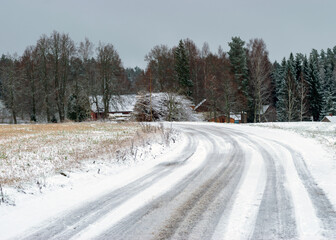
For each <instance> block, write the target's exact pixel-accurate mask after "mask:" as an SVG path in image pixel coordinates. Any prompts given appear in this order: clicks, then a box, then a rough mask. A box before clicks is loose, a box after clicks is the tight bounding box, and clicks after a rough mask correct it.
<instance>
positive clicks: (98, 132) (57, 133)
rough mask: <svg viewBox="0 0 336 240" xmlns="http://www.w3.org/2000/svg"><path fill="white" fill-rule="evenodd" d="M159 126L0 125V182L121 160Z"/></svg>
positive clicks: (92, 124) (89, 124)
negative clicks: (92, 162)
mask: <svg viewBox="0 0 336 240" xmlns="http://www.w3.org/2000/svg"><path fill="white" fill-rule="evenodd" d="M158 130H159V128H155V127H152V128H151V127H147V126H142V125H140V124H137V123H103V122H94V123H92V122H91V123H63V124H35V125H0V184H2V185H19V184H21V183H23V182H27V181H33V180H36V179H38V178H41V177H42V178H43V177H45V176H49V175H51V174H54V173H57V172H61V171H69V170H71V169H73V168H77V167H80V166H81V163H82V162H83V161H86V160H92V159H103V160H106V161H111V160H112V159H114V160H115V159H117V160H122V158H123V156H120V153H121V150H122V149H125V148H127V147H129V146H133V145H134V144H140V143H141V144H143V143H144V142H145V141H147V140H148V139H149V138H151V136H153V134H157V133H159V132H160V131H158Z"/></svg>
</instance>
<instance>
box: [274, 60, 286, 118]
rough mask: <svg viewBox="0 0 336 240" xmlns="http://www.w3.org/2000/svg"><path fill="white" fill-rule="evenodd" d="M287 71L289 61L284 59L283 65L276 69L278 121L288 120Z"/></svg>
mask: <svg viewBox="0 0 336 240" xmlns="http://www.w3.org/2000/svg"><path fill="white" fill-rule="evenodd" d="M286 69H287V61H286V59H285V58H284V59H283V60H282V62H281V65H278V67H276V68H275V73H274V77H275V79H276V80H275V84H276V99H277V101H276V111H277V119H278V121H281V122H283V121H285V120H286V89H285V74H286Z"/></svg>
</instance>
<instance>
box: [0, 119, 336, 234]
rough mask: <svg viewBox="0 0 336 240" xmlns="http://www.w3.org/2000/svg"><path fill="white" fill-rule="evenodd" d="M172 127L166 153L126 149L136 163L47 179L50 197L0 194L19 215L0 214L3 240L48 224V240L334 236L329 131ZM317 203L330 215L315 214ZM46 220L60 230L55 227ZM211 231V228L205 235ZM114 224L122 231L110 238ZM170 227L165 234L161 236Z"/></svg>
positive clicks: (320, 126)
mask: <svg viewBox="0 0 336 240" xmlns="http://www.w3.org/2000/svg"><path fill="white" fill-rule="evenodd" d="M170 126H171V123H166V128H167V127H170ZM172 126H173V127H174V128H175V129H179V130H181V131H183V132H184V134H182V135H177V134H176V135H173V139H174V140H172V141H170V144H169V145H165V144H163V142H164V141H165V139H161V141H157V142H156V143H155V142H147V143H146V144H144V145H142V146H141V147H139V148H132V147H131V146H129V147H128V148H127V149H128V152H131V151H132V152H133V153H132V154H129V155H127V156H129V157H127V158H126V161H123V163H122V164H115V162H114V161H106V158H103V159H101V160H97V161H95V160H93V159H91V160H93V161H86V163H85V164H84V165H83V166H82V167H81V168H80V169H78V168H77V170H71V171H67V172H65V173H66V176H64V175H61V174H57V175H54V176H52V177H48V178H46V181H45V182H46V183H47V184H46V186H47V187H43V188H42V189H41V188H40V185H37V184H35V188H28V189H24V190H22V189H18V188H9V187H6V188H5V189H4V190H5V194H6V196H7V197H9V198H11V197H12V198H15V204H16V206H10V205H8V204H6V205H0V239H7V238H11V237H19V238H20V237H23V236H26V235H25V234H34V233H35V231H37V232H39V231H40V232H41V234H48V233H47V232H48V231H49V230H48V229H49V228H47V227H46V226H49V225H45V224H50V229H51V230H53V229H56V230H55V231H57V229H58V227H62V226H63V225H64V226H66V227H65V228H62V231H61V232H60V234H61V235H59V236H68V235H67V234H72V232H71V231H73V235H69V236H72V237H73V239H89V238H91V237H92V238H94V237H100V236H101V234H103V233H105V232H106V231H107V235H105V236H113V235H114V234H118V233H120V232H119V231H121V232H125V231H126V232H127V231H130V232H129V233H133V234H134V232H132V231H135V232H137V231H138V232H139V233H140V234H145V233H149V234H152V232H156V233H157V232H158V234H159V235H155V236H167V237H169V236H170V237H171V238H173V239H174V238H175V237H177V238H183V236H184V235H183V234H185V236H186V238H187V237H193V236H194V237H195V239H201V236H208V238H203V239H210V238H211V237H212V239H222V238H223V237H224V238H225V239H250V238H251V237H252V238H253V237H255V238H258V237H260V236H261V237H263V238H265V237H270V236H271V234H273V235H272V236H273V237H274V236H278V237H279V236H282V238H284V239H330V236H336V235H335V234H336V226H332V225H333V224H334V223H335V222H336V218H335V212H334V210H335V207H336V190H335V189H336V155H335V153H336V151H335V129H336V125H335V124H329V123H267V124H249V125H238V124H218V123H173V124H172ZM164 138H165V137H164ZM9 142H10V141H9ZM135 149H136V150H135ZM134 151H137V153H136V154H134ZM121 155H124V154H121ZM134 156H136V157H134ZM104 159H105V161H104ZM135 159H136V160H135ZM226 164H227V165H226ZM305 169H308V170H309V171H308V172H305ZM310 174H311V175H310ZM307 177H309V178H307ZM183 184H185V187H182V186H183ZM118 189H125V191H122V192H120V193H119V192H118V196H120V199H118V197H115V196H113V197H112V198H110V199H109V200H108V201H107V200H104V199H105V198H104V196H105V195H106V194H108V193H112V192H113V191H117V190H118ZM179 189H183V191H182V190H179ZM320 189H321V190H322V191H321V192H319V190H320ZM324 193H325V195H326V196H327V198H328V200H327V199H326V197H325V196H324ZM319 194H321V195H319ZM171 199H174V201H171ZM97 200H99V201H103V200H104V201H103V202H102V206H101V207H100V205H98V207H97V206H96V207H97V208H96V207H95V208H93V206H94V204H93V203H94V202H95V201H97ZM320 200H321V201H322V202H323V201H324V203H327V205H323V206H322V205H320ZM329 201H330V203H331V205H330V204H329ZM106 202H108V203H106ZM91 204H92V205H91ZM223 204H224V205H223ZM273 204H274V205H273ZM328 204H329V205H328ZM81 206H86V207H85V209H84V210H81ZM330 206H331V207H330ZM91 207H92V210H91ZM100 208H102V211H101V212H100V210H99V209H100ZM104 208H106V211H104ZM76 209H79V210H78V211H77V210H76ZM220 209H221V210H220ZM224 210H225V211H224ZM76 211H77V212H76ZM221 211H222V212H221ZM328 211H330V213H328ZM73 212H75V213H78V214H79V217H78V222H76V221H77V220H76V221H75V220H74V221H75V222H74V223H72V222H71V221H72V220H71V219H70V220H69V221H68V222H63V219H64V221H67V219H68V217H67V216H68V215H69V214H70V215H72V213H73ZM84 213H86V214H87V215H83V217H81V214H84ZM98 213H99V214H101V215H99V217H97V219H96V220H94V221H93V220H91V219H95V218H94V215H95V214H98ZM63 216H64V217H63ZM73 217H74V219H75V218H76V216H73ZM53 219H54V220H55V222H57V221H60V220H62V221H61V222H62V223H61V224H60V225H59V224H55V225H53V222H54V221H53ZM86 219H87V222H86ZM211 219H214V220H211ZM133 221H134V222H133ZM214 222H216V223H218V224H217V225H215V226H213V225H211V224H213V223H214ZM177 223H178V224H177ZM41 224H42V225H41ZM73 224H74V225H73ZM118 224H119V225H121V226H122V227H121V230H119V229H118V228H114V227H116V226H119V225H118ZM167 224H168V226H171V227H169V228H166V227H164V228H162V226H167ZM207 224H210V225H207ZM273 224H274V225H273ZM328 224H329V225H328ZM330 224H331V225H330ZM172 226H175V227H172ZM190 226H195V227H193V228H191V227H190ZM209 226H211V227H210V228H209ZM53 227H55V228H53ZM81 227H82V228H81ZM44 228H46V229H47V230H46V231H43V229H44ZM139 228H140V229H139ZM171 228H172V229H173V230H172V231H171V230H170V229H171ZM175 228H176V229H175ZM76 229H77V230H76ZM211 229H212V230H211ZM155 230H157V231H155ZM203 230H204V231H203ZM264 230H265V231H264ZM27 231H28V232H27ZM22 234H23V235H22ZM55 234H56V236H57V232H55ZM62 234H63V235H62ZM179 234H182V235H179ZM202 234H209V235H202ZM265 234H266V235H265ZM267 234H270V235H267ZM32 236H34V235H31V238H30V239H34V238H32ZM36 236H43V235H36ZM47 236H54V233H52V232H51V233H50V235H47ZM131 236H133V237H134V236H135V235H131ZM136 236H137V238H139V239H141V238H146V237H144V236H145V235H144V236H142V235H136ZM146 236H147V235H146ZM150 236H152V238H153V235H150ZM209 236H210V237H209ZM328 236H329V237H328ZM154 238H155V237H154ZM35 239H36V238H35ZM39 239H42V238H41V237H40V238H39Z"/></svg>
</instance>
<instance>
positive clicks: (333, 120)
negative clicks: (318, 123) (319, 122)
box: [324, 116, 336, 123]
mask: <svg viewBox="0 0 336 240" xmlns="http://www.w3.org/2000/svg"><path fill="white" fill-rule="evenodd" d="M324 118H326V119H328V120H329V122H332V123H336V116H325V117H324Z"/></svg>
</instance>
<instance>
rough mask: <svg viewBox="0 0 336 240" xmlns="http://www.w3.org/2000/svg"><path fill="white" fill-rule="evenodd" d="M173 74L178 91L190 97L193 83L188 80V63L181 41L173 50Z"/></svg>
mask: <svg viewBox="0 0 336 240" xmlns="http://www.w3.org/2000/svg"><path fill="white" fill-rule="evenodd" d="M175 72H176V78H177V81H178V83H179V86H180V90H181V91H182V92H183V93H184V94H185V95H186V96H189V97H190V96H191V95H192V87H193V82H192V81H191V79H190V72H189V61H188V57H187V53H186V49H185V46H184V43H183V41H182V40H180V42H179V45H178V47H177V48H176V50H175Z"/></svg>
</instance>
